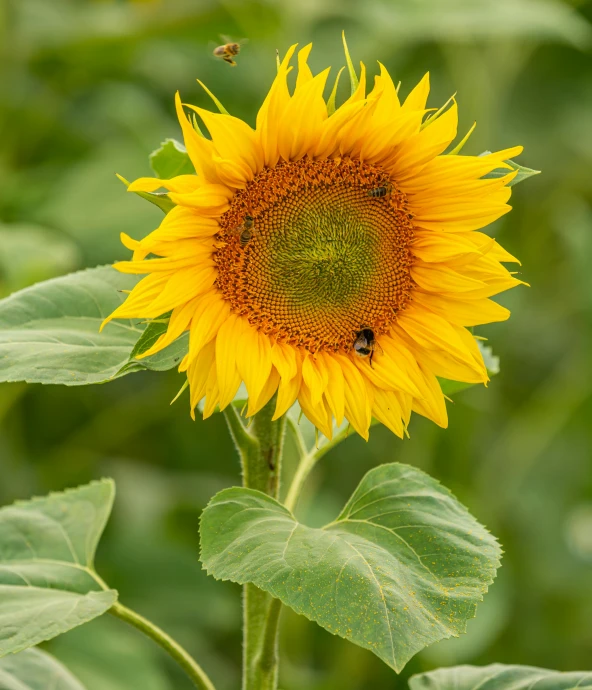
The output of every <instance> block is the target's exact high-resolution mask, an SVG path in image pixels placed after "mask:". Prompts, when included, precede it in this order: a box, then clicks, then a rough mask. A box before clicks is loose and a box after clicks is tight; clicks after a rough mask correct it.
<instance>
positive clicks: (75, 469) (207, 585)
mask: <svg viewBox="0 0 592 690" xmlns="http://www.w3.org/2000/svg"><path fill="white" fill-rule="evenodd" d="M591 20H592V2H590V1H583V0H582V1H580V2H577V1H574V2H565V3H564V2H559V0H364V2H358V1H356V0H339V2H338V1H337V0H283V1H281V2H280V1H279V0H267V1H264V0H262V1H257V2H251V1H249V0H247V1H245V2H239V1H238V0H237V1H236V2H233V1H232V0H166V1H165V0H162V1H161V2H158V1H157V0H154V1H152V2H124V1H120V2H115V1H113V2H107V1H105V2H99V1H97V2H92V1H83V0H8V1H7V0H3V1H2V0H0V132H1V138H0V142H1V143H0V221H1V225H0V296H4V295H6V294H8V293H10V292H12V291H14V290H16V289H19V288H21V287H24V286H25V285H27V284H30V283H33V282H35V281H37V280H42V279H46V278H49V277H51V276H54V275H60V274H62V273H66V272H68V271H71V270H74V269H77V268H81V267H84V266H92V265H95V264H99V263H109V262H111V261H113V260H115V259H121V258H124V257H126V255H127V252H126V251H125V250H124V249H123V248H122V247H121V246H120V244H119V239H118V238H119V233H120V232H121V231H125V232H128V233H130V234H131V235H133V236H135V237H141V236H143V235H145V234H146V233H148V232H149V231H151V230H152V229H154V227H156V225H157V224H158V222H159V220H160V217H161V213H160V211H159V210H158V209H156V208H155V207H151V206H150V205H148V204H146V203H145V202H144V201H142V200H140V199H139V198H137V197H135V196H134V195H127V194H126V193H125V190H124V188H123V186H122V185H121V183H120V182H119V181H118V180H117V179H116V178H115V175H114V173H115V172H119V173H121V174H122V175H124V176H125V177H127V178H128V179H133V178H134V177H135V176H140V175H144V174H150V172H149V169H148V163H147V155H148V153H149V152H150V151H151V150H152V149H154V148H156V147H157V145H158V144H159V142H160V141H161V140H162V139H164V138H165V137H170V136H174V137H179V136H180V133H179V128H178V126H177V123H176V121H175V117H174V107H173V94H174V92H175V90H176V89H179V90H181V92H182V94H183V97H184V99H185V100H186V101H189V102H193V103H197V104H201V105H203V104H205V105H206V107H209V103H208V99H207V97H206V96H205V95H204V94H203V92H201V91H200V89H199V88H198V86H197V84H196V82H195V78H196V77H199V78H200V79H202V80H203V81H204V82H205V83H206V84H207V85H208V86H209V87H210V88H212V89H213V90H214V91H215V92H216V94H217V95H218V97H219V98H220V99H221V100H222V102H223V103H224V104H225V105H226V106H227V107H228V108H229V109H230V110H231V111H232V112H233V113H235V114H237V115H239V116H241V117H244V118H247V120H248V121H249V122H251V123H253V122H254V116H255V113H256V111H257V108H258V106H259V104H260V103H261V101H262V99H263V98H264V95H265V93H266V90H267V88H268V87H269V84H270V82H271V79H272V78H273V75H274V72H275V49H276V48H279V49H280V51H282V52H283V51H285V49H286V48H287V47H288V46H289V45H290V44H291V43H293V42H300V43H301V44H304V43H306V42H308V41H310V40H313V41H314V42H315V48H314V52H313V56H312V65H313V68H316V69H320V68H321V67H324V66H325V65H326V64H332V65H334V66H336V67H339V66H341V65H342V64H343V55H342V51H341V45H340V32H341V30H342V29H345V30H346V32H347V36H348V40H349V44H350V49H351V51H352V54H353V55H354V57H355V58H357V59H358V60H359V59H362V60H364V61H365V62H366V63H367V65H368V66H369V68H370V70H371V71H372V72H375V69H376V68H375V65H376V63H375V60H376V59H379V60H381V61H382V62H383V63H385V64H386V66H387V67H388V68H389V70H390V71H391V73H392V74H393V76H394V78H395V81H397V80H398V79H401V80H402V81H403V86H402V92H403V93H406V92H408V90H409V89H410V88H411V87H412V86H413V85H414V84H415V82H416V81H417V80H418V79H419V78H420V77H421V75H422V74H423V73H424V72H425V71H427V70H430V72H431V76H432V84H433V91H432V97H431V101H430V105H440V104H441V103H442V102H443V101H444V100H446V99H447V98H448V96H449V95H450V94H451V93H453V92H455V91H456V92H458V101H459V104H460V111H461V131H462V132H464V131H466V130H467V129H468V127H469V126H470V125H471V124H472V122H473V121H474V120H477V121H478V127H477V130H476V131H475V133H474V135H473V137H472V138H471V140H470V142H469V144H468V145H467V148H466V149H465V151H466V152H468V153H479V152H481V151H483V150H484V149H493V150H495V149H496V148H502V147H506V146H511V145H514V144H524V145H525V147H526V153H525V154H524V155H523V157H522V159H521V162H522V163H523V164H525V165H528V166H529V167H533V168H537V169H541V170H543V171H544V174H543V175H540V176H538V177H536V178H533V179H532V180H529V181H528V182H527V183H525V184H524V185H520V186H519V187H517V188H515V196H514V201H513V204H514V211H513V213H512V214H510V215H509V216H506V217H505V218H504V219H503V220H502V221H501V222H499V223H498V224H497V225H496V226H494V227H493V228H491V232H492V233H494V234H495V236H496V237H497V238H498V239H499V240H500V241H501V242H502V243H503V244H504V246H506V247H507V248H508V249H509V251H511V252H512V253H513V254H515V255H517V256H518V257H520V258H521V260H522V263H523V267H522V269H521V270H522V277H523V278H524V279H525V280H527V281H528V282H529V283H531V285H532V287H531V288H529V289H528V288H519V289H516V290H513V291H512V292H511V293H510V294H508V295H504V296H502V298H501V301H502V302H503V303H504V304H505V305H507V306H508V307H510V308H511V309H512V312H513V315H512V319H511V320H510V321H509V322H506V323H502V324H497V325H495V326H491V327H487V328H483V329H481V331H480V332H481V333H482V334H484V335H487V336H488V337H489V338H490V341H491V344H492V345H493V347H494V349H495V352H496V353H497V354H498V355H499V356H500V357H501V373H500V374H499V375H498V376H497V377H496V378H495V379H494V380H493V381H492V382H491V384H490V385H489V389H488V390H486V389H484V388H482V387H480V388H474V389H471V390H468V391H465V392H463V393H461V394H458V395H457V396H456V399H455V402H454V404H451V405H449V411H450V428H449V429H448V430H446V431H444V430H441V429H439V428H437V427H436V426H435V425H433V424H431V423H430V422H427V421H425V420H423V419H421V418H419V417H415V418H414V419H413V421H412V424H411V429H410V432H411V440H406V441H400V440H399V439H397V438H395V437H394V436H392V435H391V434H390V433H389V432H387V431H386V430H385V429H382V428H376V429H375V430H374V431H373V433H372V437H371V440H370V442H369V443H368V444H366V443H364V442H363V441H361V440H360V439H359V438H350V439H348V440H347V441H346V442H345V443H344V444H342V445H341V446H340V447H338V448H337V449H336V450H335V451H333V452H332V453H330V454H329V455H328V456H327V457H326V459H325V460H324V461H323V463H322V465H321V466H320V467H319V468H318V470H317V471H316V472H315V474H314V476H313V478H312V481H311V485H310V490H309V492H308V495H307V496H305V497H304V500H303V501H302V503H301V505H300V510H299V514H300V516H301V517H302V518H303V519H304V520H305V521H308V522H309V524H314V525H316V524H322V522H323V521H327V520H330V519H332V518H333V517H335V515H336V514H337V512H338V511H339V509H340V507H341V506H342V504H343V503H344V501H345V500H346V498H347V497H348V495H349V494H350V492H351V491H352V490H353V488H354V487H355V485H356V484H357V482H358V481H359V479H360V478H361V476H362V475H363V473H364V472H365V471H366V470H368V469H369V468H371V467H373V466H374V465H376V464H377V463H381V462H391V461H395V460H398V461H402V462H407V463H411V464H414V465H417V466H419V467H421V468H423V469H425V470H427V471H428V472H430V473H431V474H433V475H434V476H436V477H437V478H438V479H440V480H441V481H442V482H443V483H445V484H446V485H447V486H448V487H450V488H451V489H452V490H453V491H454V492H455V493H456V494H457V496H458V497H459V498H460V499H461V500H462V501H463V502H464V503H465V504H466V505H467V506H468V507H469V508H470V509H471V511H472V512H473V513H474V514H475V515H476V516H477V517H478V518H479V519H480V520H481V521H482V522H484V523H485V524H486V525H487V526H488V527H489V528H490V529H491V530H492V531H493V532H494V534H496V535H497V536H498V537H499V538H500V540H501V542H502V544H503V546H504V549H505V557H504V563H503V568H502V570H501V572H500V575H499V577H498V579H497V580H496V582H495V584H494V585H493V587H492V588H491V591H490V594H489V595H488V596H487V597H486V600H485V602H484V603H483V604H482V605H481V606H480V608H479V609H478V615H477V618H476V619H475V620H474V621H472V622H471V623H470V624H469V633H470V634H469V635H466V636H464V637H462V638H460V639H458V640H452V641H446V642H443V643H440V644H437V645H435V646H433V647H431V648H429V649H427V650H426V651H424V652H423V653H421V654H419V655H418V656H417V657H416V658H415V659H414V660H413V661H412V662H411V663H410V664H409V666H408V667H407V669H406V670H405V672H404V673H403V674H402V675H401V676H400V677H397V676H396V675H395V674H394V673H393V672H392V671H390V670H389V669H388V668H387V667H386V666H384V665H383V664H382V663H381V662H380V661H379V660H378V659H377V658H375V657H374V656H373V655H372V654H371V653H369V652H367V651H364V650H361V649H358V648H356V647H354V646H353V645H352V644H350V643H348V642H345V641H344V640H341V639H339V638H336V637H333V636H331V635H330V634H329V633H327V632H325V631H323V630H321V629H319V628H317V627H316V625H314V624H313V623H310V622H309V621H307V620H306V619H304V618H301V617H298V616H296V615H295V614H293V613H291V612H289V611H287V612H285V614H284V617H283V621H282V638H281V645H282V648H283V663H282V669H281V687H282V688H283V689H284V690H301V689H303V688H306V689H307V690H361V689H362V688H401V689H402V688H405V687H406V678H407V676H408V674H409V673H412V672H418V671H420V670H428V669H431V668H434V667H436V666H440V665H451V664H457V663H476V664H485V663H489V662H493V661H499V662H505V663H522V664H532V665H541V666H546V667H550V668H557V669H560V670H575V669H578V668H580V669H590V668H592V471H591V469H592V464H591V456H592V424H591V419H592V399H591V394H592V377H591V374H592V270H591V269H590V266H591V265H592V174H591V165H592V126H591V125H592V59H591V57H592V55H591V45H592V26H591V23H590V22H591ZM219 34H228V35H230V36H232V37H235V38H242V37H246V38H248V39H249V42H248V44H247V45H246V46H245V47H244V49H243V52H242V53H241V55H240V57H239V60H238V66H237V67H236V68H231V67H229V66H228V65H227V64H225V63H223V62H216V61H215V60H213V59H211V58H210V53H211V45H210V42H217V41H218V38H219ZM181 383H182V379H181V377H180V375H179V374H177V373H175V372H169V373H168V374H134V375H133V376H128V377H126V378H124V379H120V380H118V381H116V382H114V383H111V384H108V385H103V386H96V387H91V388H59V387H42V386H24V385H17V384H10V385H6V384H4V385H2V386H0V501H1V502H2V503H8V502H11V501H13V500H14V499H16V498H26V497H28V496H30V495H32V494H44V493H46V492H47V491H49V490H55V489H62V488H64V487H67V486H73V485H76V484H79V483H82V482H86V481H88V480H90V479H91V478H95V477H101V476H104V475H109V476H113V477H114V478H115V479H116V481H117V486H118V498H117V503H116V508H115V513H114V516H113V519H112V521H111V523H110V525H109V527H108V531H107V534H106V538H105V540H104V543H103V545H102V546H101V549H100V552H99V559H98V566H99V570H100V572H101V573H102V574H103V576H104V577H105V579H106V580H107V581H108V582H109V583H110V584H111V585H112V586H114V587H116V588H117V589H119V591H120V593H121V598H122V601H123V602H124V603H126V604H127V605H129V606H131V607H134V608H136V609H137V610H138V611H140V612H142V613H144V614H145V615H147V616H148V617H150V618H153V619H154V620H155V621H156V622H157V623H159V624H160V625H162V626H163V627H164V628H165V629H166V630H168V631H170V632H171V633H172V634H173V635H174V636H176V637H178V639H179V640H180V641H181V642H182V643H183V644H185V645H186V646H187V648H188V649H189V650H190V651H191V652H192V653H194V654H195V655H196V657H197V658H198V659H199V660H200V661H201V662H203V665H204V666H205V668H206V669H207V671H208V672H209V673H210V674H211V675H212V677H213V678H214V679H215V681H216V682H217V683H218V688H219V690H230V689H231V688H236V687H238V684H239V664H240V652H241V641H240V637H239V634H238V629H239V623H240V590H239V588H238V587H237V586H234V585H231V584H228V583H217V582H215V581H213V580H211V579H209V578H208V577H207V576H206V575H205V574H204V573H203V572H202V571H201V568H200V565H199V562H198V559H197V554H198V541H197V529H198V520H199V515H200V511H201V510H202V509H203V507H204V505H205V504H206V502H207V501H208V499H209V497H210V496H211V495H212V494H213V493H215V492H216V491H217V490H219V489H222V488H223V487H225V486H228V485H231V484H236V483H238V481H239V478H238V464H237V459H236V457H235V454H234V451H233V448H232V446H231V443H230V441H229V438H228V435H227V432H226V429H225V426H224V420H223V419H222V418H221V417H220V416H218V415H216V416H215V417H213V418H212V419H210V420H208V421H207V422H205V423H204V422H202V421H199V420H198V421H197V422H192V421H191V420H190V418H189V414H188V410H187V400H186V399H183V400H182V401H181V402H179V403H177V404H175V405H174V406H172V407H171V406H169V401H170V400H171V399H172V398H173V396H174V394H175V393H176V392H177V390H178V388H179V387H180V385H181ZM50 648H51V650H52V651H53V652H54V653H55V654H56V655H57V656H58V657H60V658H61V659H63V660H64V661H65V662H66V663H67V664H68V665H69V666H70V667H71V669H72V670H73V671H74V672H75V673H77V674H78V675H79V677H80V678H81V679H82V680H83V681H84V682H86V684H87V685H88V688H89V690H106V689H108V690H183V689H184V688H187V689H188V688H189V687H190V685H189V683H188V681H186V679H185V678H184V677H183V676H181V675H179V674H178V672H177V671H176V670H175V669H174V668H172V667H171V665H170V664H169V662H168V660H167V659H166V658H165V657H164V655H163V654H161V653H160V650H158V649H157V648H156V647H154V646H153V645H152V643H150V642H149V641H145V640H144V639H142V638H141V637H140V636H139V634H136V632H135V631H133V630H131V629H129V630H128V629H126V628H125V627H124V624H123V623H120V622H119V621H116V620H111V619H108V618H105V619H100V620H98V621H96V622H94V623H91V624H90V625H87V626H85V627H83V628H80V629H78V630H75V631H73V632H71V633H69V634H67V635H65V636H63V637H62V638H60V639H58V640H56V641H54V642H53V643H52V644H51V645H50Z"/></svg>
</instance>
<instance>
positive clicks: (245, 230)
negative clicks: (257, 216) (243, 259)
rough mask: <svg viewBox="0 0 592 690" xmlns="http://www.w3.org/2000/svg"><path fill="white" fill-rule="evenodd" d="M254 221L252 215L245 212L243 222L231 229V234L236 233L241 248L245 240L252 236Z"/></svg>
mask: <svg viewBox="0 0 592 690" xmlns="http://www.w3.org/2000/svg"><path fill="white" fill-rule="evenodd" d="M254 223H255V221H254V220H253V216H250V215H248V214H247V215H246V216H245V220H244V222H243V223H241V224H240V225H237V226H236V228H234V229H233V231H232V232H233V234H235V235H238V241H239V244H240V246H241V247H242V248H244V247H246V245H247V242H248V241H249V240H250V239H251V237H253V234H254V227H253V226H254Z"/></svg>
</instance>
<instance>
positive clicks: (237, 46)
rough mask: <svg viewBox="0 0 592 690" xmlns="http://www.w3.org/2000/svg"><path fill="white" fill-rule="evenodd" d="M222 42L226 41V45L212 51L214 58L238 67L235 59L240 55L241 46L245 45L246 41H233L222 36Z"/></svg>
mask: <svg viewBox="0 0 592 690" xmlns="http://www.w3.org/2000/svg"><path fill="white" fill-rule="evenodd" d="M222 40H223V41H226V43H224V45H221V46H216V47H215V48H214V50H213V51H212V53H213V54H214V57H217V58H221V59H222V60H224V62H227V63H228V64H229V65H232V67H236V62H235V60H234V58H235V57H236V56H237V55H238V54H239V53H240V50H241V46H242V45H243V44H244V43H245V40H242V41H231V40H230V39H228V36H222Z"/></svg>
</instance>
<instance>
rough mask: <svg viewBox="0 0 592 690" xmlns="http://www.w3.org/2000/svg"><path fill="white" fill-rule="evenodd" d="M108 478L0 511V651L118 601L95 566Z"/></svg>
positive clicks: (47, 635)
mask: <svg viewBox="0 0 592 690" xmlns="http://www.w3.org/2000/svg"><path fill="white" fill-rule="evenodd" d="M114 491H115V487H114V484H113V482H111V481H110V480H102V481H100V482H92V483H91V484H88V485H87V486H83V487H80V488H78V489H73V490H69V491H65V492H63V493H55V494H50V495H49V496H47V497H44V498H34V499H32V500H30V501H23V502H18V503H15V504H14V505H12V506H8V507H5V508H2V509H0V543H1V544H2V551H1V552H0V619H1V620H2V639H1V641H0V656H5V655H6V654H11V653H14V652H19V651H21V650H23V649H27V648H28V647H32V646H33V645H36V644H38V643H39V642H43V641H44V640H49V639H51V638H52V637H55V636H56V635H59V634H60V633H63V632H66V631H67V630H71V629H72V628H75V627H76V626H78V625H81V624H82V623H86V622H87V621H90V620H92V619H93V618H96V617H97V616H100V615H101V614H103V613H105V611H107V610H109V609H110V608H111V606H112V605H113V604H114V603H115V601H116V599H117V593H116V592H115V591H114V590H110V589H106V588H104V587H103V586H102V583H101V581H100V579H99V578H98V576H97V575H96V573H95V571H94V557H95V551H96V549H97V545H98V543H99V539H100V537H101V535H102V533H103V529H104V528H105V524H106V522H107V519H108V517H109V514H110V512H111V506H112V504H113V496H114Z"/></svg>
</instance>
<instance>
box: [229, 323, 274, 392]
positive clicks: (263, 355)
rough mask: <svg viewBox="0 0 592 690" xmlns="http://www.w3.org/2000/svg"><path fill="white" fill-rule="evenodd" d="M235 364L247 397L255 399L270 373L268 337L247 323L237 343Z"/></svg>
mask: <svg viewBox="0 0 592 690" xmlns="http://www.w3.org/2000/svg"><path fill="white" fill-rule="evenodd" d="M236 366H237V367H238V371H239V373H240V375H241V377H242V379H243V381H244V382H245V386H246V387H247V391H248V393H249V398H253V399H254V400H257V398H258V397H259V396H260V395H261V392H262V391H263V389H264V387H265V385H266V384H267V379H268V378H269V375H270V373H271V343H270V342H269V337H268V336H267V335H265V334H264V333H261V332H260V331H256V330H255V329H254V328H253V327H252V326H250V325H248V324H247V326H245V329H244V331H243V334H242V336H241V338H240V340H239V343H238V347H237V351H236Z"/></svg>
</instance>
